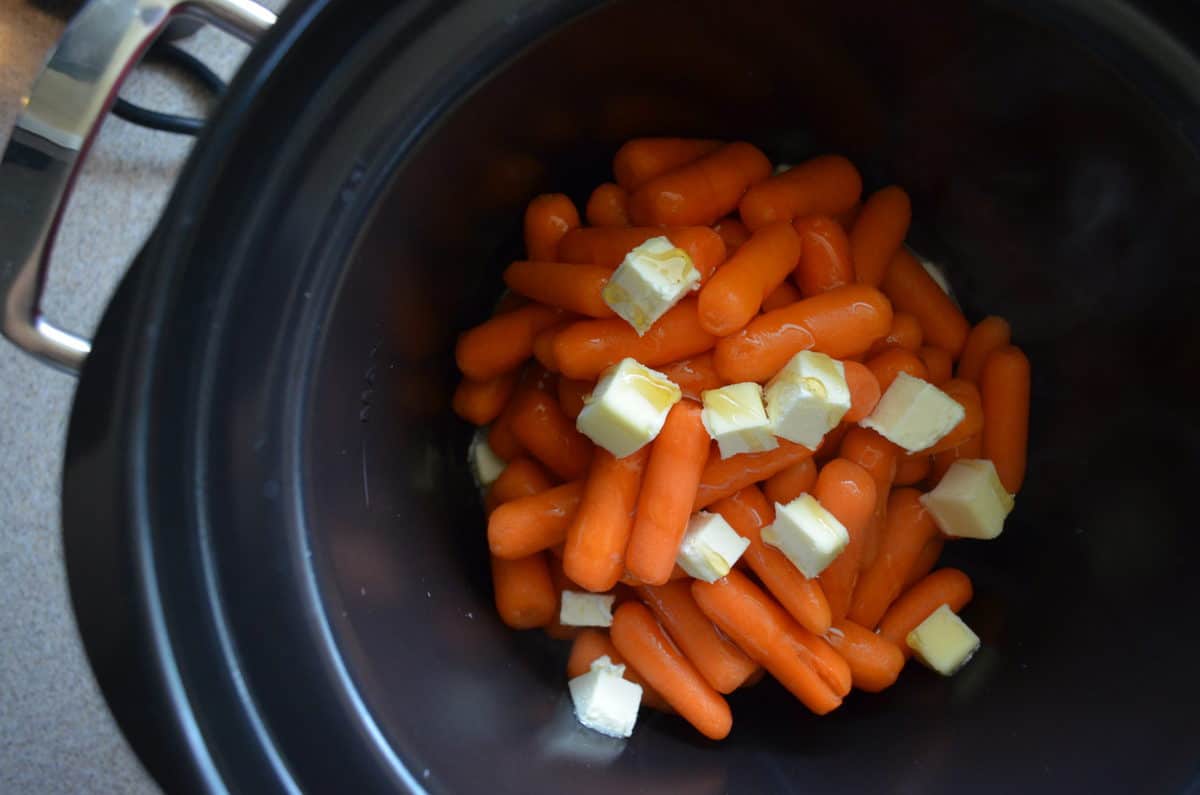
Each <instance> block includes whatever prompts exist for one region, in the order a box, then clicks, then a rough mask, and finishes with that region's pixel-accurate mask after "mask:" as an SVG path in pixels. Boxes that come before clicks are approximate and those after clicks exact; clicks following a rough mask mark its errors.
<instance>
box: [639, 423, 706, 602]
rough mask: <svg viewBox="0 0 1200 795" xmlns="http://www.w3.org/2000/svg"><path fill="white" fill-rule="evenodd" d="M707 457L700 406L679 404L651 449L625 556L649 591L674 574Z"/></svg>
mask: <svg viewBox="0 0 1200 795" xmlns="http://www.w3.org/2000/svg"><path fill="white" fill-rule="evenodd" d="M708 453H709V437H708V431H707V430H705V428H704V423H703V422H701V420H700V406H699V405H697V404H696V403H693V402H692V401H690V400H681V401H679V402H678V403H676V404H675V405H674V406H672V407H671V412H670V413H669V414H668V415H667V421H666V423H665V424H664V425H663V429H662V431H661V432H659V434H658V438H656V439H655V440H654V441H653V442H652V443H651V449H650V460H649V462H648V463H647V464H646V475H645V478H644V479H643V481H642V491H641V494H640V495H639V496H638V502H637V514H636V515H635V516H634V520H633V533H632V534H631V535H630V537H629V547H628V549H626V550H625V567H626V568H627V569H629V573H630V574H632V575H633V576H634V577H637V578H638V579H639V580H641V581H642V582H644V583H646V584H647V585H662V584H663V583H664V582H666V581H667V580H668V578H670V576H671V570H672V569H673V568H675V556H676V555H677V554H678V552H679V544H680V542H681V541H683V534H684V531H686V530H687V523H688V517H689V516H691V514H692V502H693V501H694V500H695V499H696V487H697V486H698V485H699V483H700V473H701V472H702V471H703V470H704V464H705V460H706V459H707V458H708Z"/></svg>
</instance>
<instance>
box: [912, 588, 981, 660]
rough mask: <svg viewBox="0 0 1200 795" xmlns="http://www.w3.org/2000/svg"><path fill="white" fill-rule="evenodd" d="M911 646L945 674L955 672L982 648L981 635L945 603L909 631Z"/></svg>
mask: <svg viewBox="0 0 1200 795" xmlns="http://www.w3.org/2000/svg"><path fill="white" fill-rule="evenodd" d="M906 642H907V643H908V647H909V648H910V649H912V650H913V652H914V653H915V654H916V656H917V659H918V660H920V661H921V662H923V663H925V665H927V666H929V667H930V668H932V669H933V670H935V671H937V672H938V673H939V674H941V675H942V676H952V675H953V674H955V673H956V672H958V670H959V669H960V668H962V667H963V666H964V665H966V664H967V662H968V661H970V659H971V657H972V656H974V654H975V652H976V651H978V650H979V636H978V635H976V634H975V633H974V632H973V631H972V630H971V628H970V627H968V626H967V625H966V623H965V622H964V621H963V620H962V619H961V618H959V617H958V616H957V615H955V613H954V611H953V610H951V609H950V606H949V605H942V606H941V607H939V608H938V609H937V610H934V611H933V612H932V613H930V614H929V617H928V618H926V619H925V620H924V621H922V622H921V623H920V624H918V625H917V628H916V629H914V630H913V631H912V632H910V633H908V638H907V639H906Z"/></svg>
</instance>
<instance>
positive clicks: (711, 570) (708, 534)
mask: <svg viewBox="0 0 1200 795" xmlns="http://www.w3.org/2000/svg"><path fill="white" fill-rule="evenodd" d="M749 546H750V540H749V539H747V538H742V537H741V536H740V535H738V534H737V531H735V530H734V529H733V528H732V527H730V526H729V522H727V521H725V517H723V516H721V515H720V514H717V513H707V512H705V511H700V512H699V513H694V514H692V518H691V519H690V520H688V526H687V532H686V533H685V534H684V536H683V543H682V544H680V545H679V554H678V556H676V558H675V562H676V563H678V564H679V568H681V569H683V570H684V571H686V572H687V573H688V574H689V575H690V576H692V577H695V578H696V579H697V580H704V581H705V582H716V581H717V580H719V579H721V578H722V577H724V576H725V575H727V574H729V572H730V571H731V570H732V569H733V564H735V563H737V561H738V558H740V557H741V556H742V553H743V552H745V551H746V549H747V548H748V547H749Z"/></svg>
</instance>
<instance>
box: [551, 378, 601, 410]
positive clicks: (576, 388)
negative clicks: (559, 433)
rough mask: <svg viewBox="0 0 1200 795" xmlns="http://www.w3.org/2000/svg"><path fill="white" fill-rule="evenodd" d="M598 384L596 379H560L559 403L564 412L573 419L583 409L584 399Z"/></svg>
mask: <svg viewBox="0 0 1200 795" xmlns="http://www.w3.org/2000/svg"><path fill="white" fill-rule="evenodd" d="M595 386H596V384H595V382H594V381H577V380H575V379H574V378H560V379H558V405H559V406H560V407H561V408H562V410H563V414H566V415H567V416H568V417H570V418H571V419H575V418H576V417H578V416H579V412H581V411H583V405H584V401H585V400H586V398H587V396H588V395H590V394H591V393H592V389H594V388H595Z"/></svg>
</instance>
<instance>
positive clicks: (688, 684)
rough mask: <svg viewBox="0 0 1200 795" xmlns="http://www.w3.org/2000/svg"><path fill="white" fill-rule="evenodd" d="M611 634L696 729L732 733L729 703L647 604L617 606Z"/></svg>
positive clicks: (716, 737)
mask: <svg viewBox="0 0 1200 795" xmlns="http://www.w3.org/2000/svg"><path fill="white" fill-rule="evenodd" d="M610 635H611V637H612V642H613V644H614V645H615V646H616V647H617V651H618V652H620V653H621V656H622V657H624V658H625V659H626V660H628V662H629V664H630V665H632V666H633V667H634V668H636V669H637V671H638V673H640V674H641V675H642V676H643V677H644V678H645V680H646V681H647V682H649V683H650V686H651V687H653V688H654V689H655V690H657V691H658V692H659V693H661V694H662V696H663V698H665V699H666V700H667V703H668V704H670V705H671V706H672V707H673V708H674V709H675V711H676V712H678V713H679V714H680V715H681V716H683V718H684V719H685V720H686V721H687V722H688V723H690V724H692V725H693V726H695V727H696V729H697V731H699V732H700V733H701V734H703V735H704V736H705V737H708V738H709V739H711V740H720V739H723V738H724V737H726V736H727V735H728V734H729V730H730V729H731V728H732V727H733V714H732V713H731V712H730V711H729V704H727V703H726V702H725V699H723V698H722V697H721V695H720V694H719V693H717V691H716V690H714V689H713V688H712V686H711V685H709V684H708V682H706V681H704V677H702V676H701V675H700V673H699V672H698V671H697V670H696V668H695V667H694V666H693V665H692V664H691V663H690V662H688V660H687V658H686V657H684V656H683V654H682V653H681V652H680V651H679V649H678V648H676V646H675V644H674V643H672V642H671V639H670V638H668V637H667V635H666V633H664V632H663V630H662V627H660V626H659V625H658V622H657V621H655V620H654V616H653V614H651V612H650V610H649V609H647V608H646V606H645V605H641V604H638V603H637V602H626V603H625V604H623V605H621V606H620V607H618V608H617V611H616V613H615V614H614V615H613V623H612V629H611V631H610Z"/></svg>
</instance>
